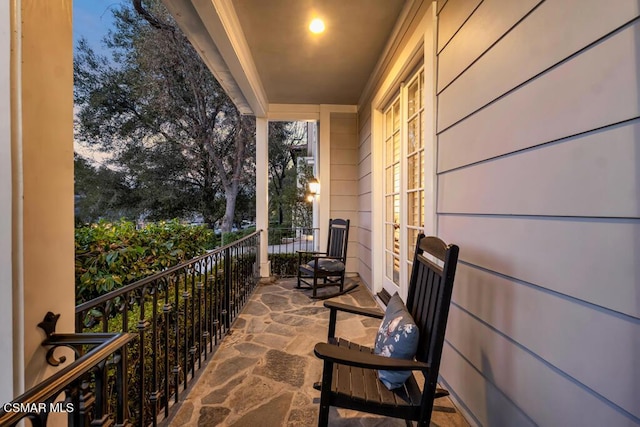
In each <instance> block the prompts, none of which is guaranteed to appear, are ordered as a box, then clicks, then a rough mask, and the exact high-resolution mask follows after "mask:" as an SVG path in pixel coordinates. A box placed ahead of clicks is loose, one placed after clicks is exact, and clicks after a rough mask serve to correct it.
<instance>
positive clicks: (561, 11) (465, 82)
mask: <svg viewBox="0 0 640 427" xmlns="http://www.w3.org/2000/svg"><path fill="white" fill-rule="evenodd" d="M497 2H500V3H505V2H506V3H509V4H512V5H513V6H515V5H521V2H509V1H507V0H493V2H487V1H485V2H484V3H482V6H481V7H480V8H478V11H477V12H476V14H474V17H473V18H475V17H476V15H478V14H480V12H483V15H485V16H486V17H485V20H491V16H496V10H493V9H492V10H488V7H489V5H490V4H491V3H497ZM582 3H583V0H557V1H553V2H544V3H542V4H541V5H540V7H538V8H537V9H536V10H535V11H533V12H532V13H531V15H530V16H528V17H527V19H526V20H525V21H524V22H523V23H522V24H521V25H518V26H517V27H515V28H514V29H513V31H511V32H509V34H507V35H506V36H505V37H504V38H503V39H502V40H500V41H499V42H498V43H497V44H496V45H495V46H493V47H492V48H491V50H490V51H488V52H487V53H486V54H485V55H483V56H482V57H480V58H477V54H478V53H479V52H473V49H472V48H471V47H473V46H476V45H477V44H478V41H476V39H477V38H479V37H480V34H484V33H485V28H486V25H487V22H477V20H475V19H470V20H469V22H468V23H467V24H466V25H465V27H464V28H463V30H461V34H460V37H456V40H458V39H459V38H461V41H460V42H461V43H462V42H463V41H464V42H465V44H464V46H465V49H458V50H451V51H445V52H443V54H442V55H441V56H440V64H441V68H440V70H441V75H440V76H439V83H440V82H442V83H443V84H444V83H448V81H447V79H446V78H445V76H443V74H444V75H451V78H450V79H452V78H453V77H455V76H457V75H458V73H460V71H462V70H463V69H464V67H466V66H468V65H469V64H471V63H472V62H473V61H475V60H476V59H477V62H475V63H474V64H473V66H472V67H471V68H470V69H469V70H467V71H466V72H465V73H464V75H463V76H461V77H460V78H459V79H457V80H456V81H455V82H453V83H451V85H450V86H449V87H448V88H447V90H445V91H444V92H443V93H442V94H441V96H440V97H439V105H440V108H441V113H440V114H439V115H438V129H440V130H444V129H446V128H447V127H449V126H450V125H451V124H453V123H454V122H456V121H458V120H460V119H462V118H463V117H465V116H467V115H469V114H471V113H473V112H474V111H476V110H477V109H479V108H480V107H482V106H484V105H486V104H488V103H489V102H490V101H492V100H494V99H496V98H497V97H498V96H500V95H502V94H504V93H506V92H507V91H509V90H511V89H513V88H514V87H515V86H517V85H518V84H520V83H522V82H523V81H526V80H528V79H530V78H531V77H533V76H535V75H537V74H539V73H541V72H542V71H544V70H545V69H547V68H549V67H551V66H552V65H554V64H557V63H558V62H560V61H562V60H563V59H565V58H567V57H568V56H570V55H572V54H574V53H575V52H577V51H579V50H580V49H582V48H584V47H586V46H587V45H589V44H590V43H592V42H593V41H594V40H597V39H599V38H601V37H603V36H605V35H607V34H608V33H609V32H610V31H611V30H612V29H615V28H619V27H620V26H622V25H624V24H625V23H627V22H629V21H630V20H631V19H633V18H635V17H637V16H638V13H639V10H640V7H639V5H638V2H637V1H635V0H614V1H609V2H595V3H594V4H593V5H591V6H589V7H586V8H582V10H581V11H580V14H579V15H577V16H576V14H575V11H576V8H577V7H580V6H581V5H582ZM522 4H524V3H522ZM574 17H575V18H578V19H573V20H572V24H571V25H563V24H564V23H565V22H568V21H569V19H571V18H574ZM532 34H536V36H535V37H532V36H531V35H532ZM462 36H464V38H465V39H467V40H466V41H465V40H464V39H462ZM559 40H561V41H562V42H561V43H559V42H558V41H559ZM485 44H487V45H488V43H485ZM449 52H458V54H459V55H460V56H462V57H463V58H461V59H459V58H450V57H449V56H453V54H451V55H449V56H447V55H446V54H448V53H449ZM457 62H460V63H461V64H458V63H457ZM514 64H518V66H517V67H514ZM448 69H452V70H451V71H447V72H445V71H444V70H448ZM450 79H449V80H450ZM479 81H482V82H483V83H482V84H481V85H478V84H477V82H479Z"/></svg>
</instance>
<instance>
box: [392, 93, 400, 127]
mask: <svg viewBox="0 0 640 427" xmlns="http://www.w3.org/2000/svg"><path fill="white" fill-rule="evenodd" d="M392 110H393V131H394V132H395V131H397V130H398V129H400V100H398V101H396V103H395V104H393V107H392Z"/></svg>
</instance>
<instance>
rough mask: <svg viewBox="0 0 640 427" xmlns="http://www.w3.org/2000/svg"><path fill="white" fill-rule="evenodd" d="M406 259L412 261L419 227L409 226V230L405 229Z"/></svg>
mask: <svg viewBox="0 0 640 427" xmlns="http://www.w3.org/2000/svg"><path fill="white" fill-rule="evenodd" d="M407 231H408V233H407V236H408V239H407V249H408V250H407V253H408V255H407V261H409V262H412V261H413V256H414V254H415V249H416V239H417V238H418V234H419V233H420V230H419V229H416V228H410V229H409V230H407Z"/></svg>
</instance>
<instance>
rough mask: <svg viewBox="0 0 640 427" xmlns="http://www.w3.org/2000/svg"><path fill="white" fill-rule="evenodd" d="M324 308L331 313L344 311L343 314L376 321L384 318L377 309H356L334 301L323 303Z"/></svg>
mask: <svg viewBox="0 0 640 427" xmlns="http://www.w3.org/2000/svg"><path fill="white" fill-rule="evenodd" d="M324 306H325V307H326V308H328V309H330V310H332V311H344V312H345V313H352V314H358V315H360V316H366V317H373V318H376V319H382V318H383V317H384V313H383V312H382V311H380V310H379V309H377V308H364V307H356V306H353V305H348V304H342V303H339V302H334V301H325V303H324Z"/></svg>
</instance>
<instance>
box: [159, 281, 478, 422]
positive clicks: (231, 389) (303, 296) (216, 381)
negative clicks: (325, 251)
mask: <svg viewBox="0 0 640 427" xmlns="http://www.w3.org/2000/svg"><path fill="white" fill-rule="evenodd" d="M351 280H357V279H351ZM308 294H310V292H307V291H303V290H298V289H295V281H294V280H293V279H290V280H279V281H277V282H274V283H265V284H261V285H259V287H258V288H257V289H256V292H255V293H254V294H253V296H252V297H251V300H250V302H249V303H248V304H247V306H246V307H245V309H244V310H243V311H242V313H241V314H240V316H239V318H238V319H237V320H236V322H235V323H234V325H233V327H232V329H231V331H230V332H231V333H230V334H229V335H228V336H226V337H225V338H224V340H223V342H222V343H221V345H220V347H219V348H218V350H217V351H216V353H215V354H214V357H213V359H212V360H211V362H210V363H209V364H208V365H207V367H206V368H205V370H204V372H203V373H202V375H201V376H200V378H199V379H198V381H197V383H196V384H195V385H194V386H193V389H192V390H191V392H190V393H189V395H188V396H187V397H186V399H185V401H184V402H182V404H181V406H180V408H178V411H177V413H176V414H175V416H174V417H173V418H172V419H170V420H169V425H176V426H178V425H179V426H182V425H185V426H230V427H244V426H247V427H254V426H261V427H279V426H287V427H289V426H290V427H299V426H313V425H316V424H317V418H318V401H319V398H320V392H319V391H316V390H315V389H314V388H313V383H314V382H316V381H319V379H320V376H321V373H322V362H321V361H320V360H319V359H317V358H316V357H315V356H314V355H313V346H314V344H315V343H317V342H321V341H326V334H327V325H328V319H329V315H328V310H327V309H325V308H324V307H323V306H322V301H318V300H312V299H311V298H309V297H308ZM335 300H336V301H340V302H344V303H348V304H356V305H360V306H365V307H375V306H376V305H377V304H376V302H375V301H374V299H373V298H372V297H371V294H370V293H369V292H368V290H367V289H366V288H364V286H362V285H360V286H358V288H356V290H354V291H352V292H350V293H349V294H346V295H342V296H340V297H337V298H335ZM378 324H379V321H377V320H373V321H372V319H366V318H361V317H359V316H353V315H345V314H343V315H339V317H338V327H337V334H338V335H340V336H344V337H346V338H349V339H352V340H354V341H358V342H362V343H363V344H366V343H368V342H371V343H372V342H373V340H374V337H375V334H376V332H377V328H378ZM437 405H438V406H445V407H447V408H453V405H452V404H451V402H450V401H449V400H448V399H439V400H438V401H437ZM329 425H331V426H340V427H345V426H353V427H369V426H371V427H374V426H385V427H386V426H404V425H405V423H404V421H402V420H394V419H389V418H384V417H378V416H374V415H371V414H364V413H360V412H356V411H349V410H344V409H335V408H332V409H331V413H330V420H329ZM432 426H442V427H445V426H455V427H467V426H468V424H467V423H466V422H465V420H464V419H463V418H462V416H460V415H459V414H458V413H457V412H442V411H437V412H434V415H433V417H432Z"/></svg>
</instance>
